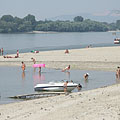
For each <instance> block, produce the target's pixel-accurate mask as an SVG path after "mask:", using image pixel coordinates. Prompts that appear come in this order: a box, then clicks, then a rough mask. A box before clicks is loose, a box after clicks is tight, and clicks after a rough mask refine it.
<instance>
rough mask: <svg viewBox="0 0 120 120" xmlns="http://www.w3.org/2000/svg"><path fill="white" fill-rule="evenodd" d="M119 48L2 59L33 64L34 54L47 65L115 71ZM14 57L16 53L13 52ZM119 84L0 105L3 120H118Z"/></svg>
mask: <svg viewBox="0 0 120 120" xmlns="http://www.w3.org/2000/svg"><path fill="white" fill-rule="evenodd" d="M119 50H120V47H98V48H84V49H72V50H69V52H70V53H69V54H65V53H64V50H56V51H40V52H39V53H20V57H19V58H3V56H0V65H1V66H21V61H24V62H25V64H26V66H32V65H33V62H32V61H31V57H33V58H35V59H36V61H37V63H45V64H46V67H47V68H55V69H62V68H64V67H65V66H67V65H71V69H81V70H102V71H115V70H116V68H117V66H120V55H119V52H118V51H119ZM10 56H13V57H14V56H15V55H10ZM119 103H120V84H116V85H112V86H107V87H103V88H98V89H95V90H89V91H83V92H77V93H71V94H69V95H60V96H56V97H49V98H42V99H35V100H29V101H23V102H18V103H11V104H4V105H0V120H21V119H22V120H62V119H65V120H90V119H93V120H119V119H120V104H119Z"/></svg>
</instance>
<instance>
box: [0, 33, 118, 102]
mask: <svg viewBox="0 0 120 120" xmlns="http://www.w3.org/2000/svg"><path fill="white" fill-rule="evenodd" d="M118 36H119V33H118ZM114 38H115V36H113V35H112V33H111V32H89V33H52V34H50V33H47V34H0V48H3V49H4V54H7V53H8V54H10V53H16V51H17V49H18V50H19V52H20V53H21V52H30V51H31V50H40V51H45V50H60V49H75V48H84V47H86V46H88V45H90V44H91V45H92V46H93V47H97V46H114V44H113V40H114ZM86 72H89V73H90V77H89V80H88V81H84V79H83V74H84V73H86ZM64 79H68V80H73V81H74V82H76V83H81V84H82V85H83V88H82V90H89V89H94V88H99V87H102V86H106V85H111V84H115V83H116V82H119V81H116V79H115V73H114V72H102V71H82V70H71V71H70V73H63V72H61V71H60V70H54V69H46V68H44V69H42V74H41V75H39V74H38V70H36V72H33V68H32V67H29V68H27V70H26V71H25V74H22V71H21V68H20V67H0V96H1V97H0V104H4V103H9V102H15V101H17V100H13V99H9V98H8V97H9V96H14V95H19V94H27V93H34V85H36V84H37V83H48V82H50V81H53V82H59V81H61V80H64ZM75 91H77V90H74V92H75Z"/></svg>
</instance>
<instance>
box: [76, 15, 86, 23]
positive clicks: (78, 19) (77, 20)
mask: <svg viewBox="0 0 120 120" xmlns="http://www.w3.org/2000/svg"><path fill="white" fill-rule="evenodd" d="M83 20H84V19H83V17H82V16H77V17H75V18H74V22H83Z"/></svg>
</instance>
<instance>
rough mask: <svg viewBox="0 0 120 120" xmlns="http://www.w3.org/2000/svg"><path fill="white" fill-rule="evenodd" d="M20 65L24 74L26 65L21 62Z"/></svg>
mask: <svg viewBox="0 0 120 120" xmlns="http://www.w3.org/2000/svg"><path fill="white" fill-rule="evenodd" d="M21 63H22V66H21V68H22V70H23V72H24V71H25V68H26V65H25V64H24V62H23V61H22V62H21Z"/></svg>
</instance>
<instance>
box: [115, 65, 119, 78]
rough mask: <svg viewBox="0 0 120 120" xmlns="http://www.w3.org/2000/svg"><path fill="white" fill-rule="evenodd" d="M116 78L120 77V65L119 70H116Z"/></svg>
mask: <svg viewBox="0 0 120 120" xmlns="http://www.w3.org/2000/svg"><path fill="white" fill-rule="evenodd" d="M116 78H117V79H120V67H119V66H118V67H117V70H116Z"/></svg>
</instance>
